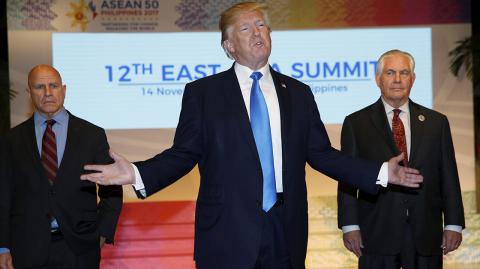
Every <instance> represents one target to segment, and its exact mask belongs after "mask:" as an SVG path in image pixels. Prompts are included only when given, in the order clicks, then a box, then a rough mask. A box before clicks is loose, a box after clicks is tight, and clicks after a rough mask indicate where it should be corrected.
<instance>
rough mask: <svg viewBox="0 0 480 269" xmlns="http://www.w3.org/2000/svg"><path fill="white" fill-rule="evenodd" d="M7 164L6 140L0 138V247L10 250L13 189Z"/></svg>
mask: <svg viewBox="0 0 480 269" xmlns="http://www.w3.org/2000/svg"><path fill="white" fill-rule="evenodd" d="M8 167H9V166H8V164H7V147H6V140H5V139H4V137H1V136H0V247H1V248H10V208H11V195H12V193H13V189H12V188H13V187H12V184H11V183H10V173H9V171H8Z"/></svg>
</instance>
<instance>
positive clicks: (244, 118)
mask: <svg viewBox="0 0 480 269" xmlns="http://www.w3.org/2000/svg"><path fill="white" fill-rule="evenodd" d="M225 75H226V77H225V79H224V80H223V85H222V88H224V89H225V91H224V92H225V94H226V98H227V101H228V102H229V103H230V104H231V108H232V111H233V113H234V115H235V116H236V117H237V118H238V128H239V129H240V131H241V132H242V133H243V135H242V137H244V138H245V139H246V140H247V144H248V148H250V150H251V151H252V154H253V155H254V156H255V158H256V160H257V163H258V166H259V168H260V158H259V156H258V152H257V146H256V145H255V139H254V138H253V132H252V128H251V126H250V119H249V118H248V112H247V109H246V107H245V105H246V104H245V102H244V100H243V95H242V90H241V89H240V84H239V82H238V78H237V76H236V75H235V70H234V68H233V66H232V67H231V68H230V69H229V70H227V71H226V72H225Z"/></svg>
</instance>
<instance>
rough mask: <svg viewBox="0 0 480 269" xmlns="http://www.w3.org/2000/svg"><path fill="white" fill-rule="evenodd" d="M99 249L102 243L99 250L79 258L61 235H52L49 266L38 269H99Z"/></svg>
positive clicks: (95, 249)
mask: <svg viewBox="0 0 480 269" xmlns="http://www.w3.org/2000/svg"><path fill="white" fill-rule="evenodd" d="M99 248H100V242H99V243H98V248H94V249H92V250H91V251H89V252H87V253H83V254H81V255H78V256H77V255H75V254H74V253H73V252H72V251H71V250H70V248H69V247H68V245H67V242H65V239H64V238H63V236H62V235H61V234H60V235H54V234H52V241H51V243H50V256H49V258H48V264H47V265H46V266H42V267H38V269H98V268H99V264H100V249H99ZM35 269H37V268H35Z"/></svg>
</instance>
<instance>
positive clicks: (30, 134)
mask: <svg viewBox="0 0 480 269" xmlns="http://www.w3.org/2000/svg"><path fill="white" fill-rule="evenodd" d="M27 126H28V131H27V133H26V134H25V135H24V137H23V140H24V143H23V144H24V145H25V146H26V147H27V148H26V150H25V154H29V153H31V156H32V158H33V162H32V163H33V168H34V169H35V171H36V174H37V175H39V179H41V181H38V182H33V184H41V183H48V179H47V175H46V174H45V170H44V169H43V166H42V160H41V159H40V153H39V152H38V145H37V137H36V134H35V121H34V119H33V116H32V117H31V118H30V119H28V124H27Z"/></svg>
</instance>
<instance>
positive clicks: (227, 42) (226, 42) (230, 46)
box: [223, 39, 235, 54]
mask: <svg viewBox="0 0 480 269" xmlns="http://www.w3.org/2000/svg"><path fill="white" fill-rule="evenodd" d="M223 47H224V48H225V49H226V50H227V51H228V53H230V54H231V53H233V52H235V48H234V47H233V43H232V42H230V40H228V39H226V40H224V41H223Z"/></svg>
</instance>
